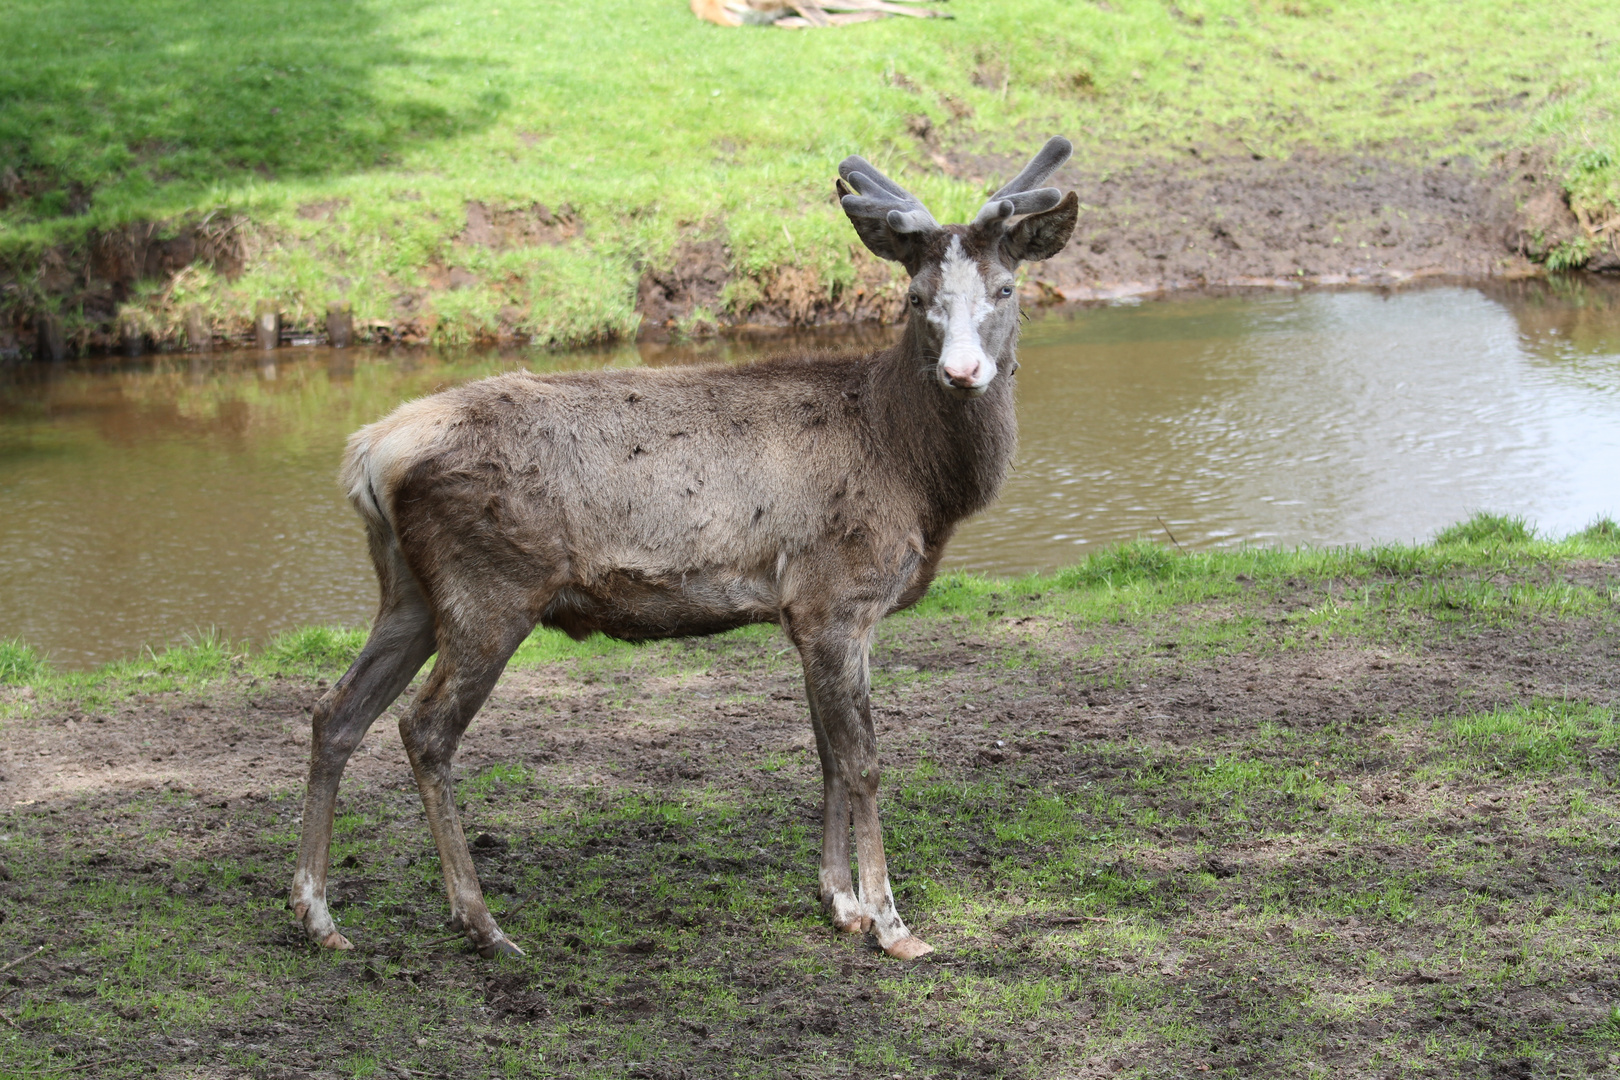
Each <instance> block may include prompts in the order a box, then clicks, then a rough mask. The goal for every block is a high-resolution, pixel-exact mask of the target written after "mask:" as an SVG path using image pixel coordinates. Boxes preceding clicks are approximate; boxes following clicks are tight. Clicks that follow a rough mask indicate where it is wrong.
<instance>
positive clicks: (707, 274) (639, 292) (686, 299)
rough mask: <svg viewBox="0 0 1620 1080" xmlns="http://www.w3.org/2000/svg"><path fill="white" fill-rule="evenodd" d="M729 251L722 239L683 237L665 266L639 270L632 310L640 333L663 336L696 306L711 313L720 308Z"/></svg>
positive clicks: (727, 278)
mask: <svg viewBox="0 0 1620 1080" xmlns="http://www.w3.org/2000/svg"><path fill="white" fill-rule="evenodd" d="M730 263H731V252H730V250H729V249H728V248H727V247H726V243H725V241H724V240H719V239H709V240H683V241H681V243H680V244H678V245H677V246H676V248H675V250H674V252H672V253H671V255H670V258H669V262H668V266H667V267H665V268H663V269H652V268H649V269H647V270H645V271H643V272H642V275H641V282H640V284H638V285H637V286H636V311H637V313H639V314H640V315H641V329H642V333H643V334H644V335H658V334H663V335H665V336H667V335H668V333H669V332H670V331H672V330H674V329H675V328H676V327H677V326H678V325H679V324H680V323H681V322H683V321H685V320H688V319H691V318H692V317H693V316H694V315H695V314H696V313H697V312H698V311H699V310H700V309H701V310H702V311H705V312H707V313H708V314H709V315H710V316H711V317H713V316H716V315H718V314H719V313H720V311H721V306H722V305H721V295H722V294H723V293H724V291H725V288H726V283H727V282H728V281H729V280H730V278H731V271H730Z"/></svg>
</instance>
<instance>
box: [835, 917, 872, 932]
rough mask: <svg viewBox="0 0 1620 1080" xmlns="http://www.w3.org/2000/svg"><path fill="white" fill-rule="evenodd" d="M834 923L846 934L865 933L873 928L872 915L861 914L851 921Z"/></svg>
mask: <svg viewBox="0 0 1620 1080" xmlns="http://www.w3.org/2000/svg"><path fill="white" fill-rule="evenodd" d="M833 925H835V926H837V927H838V929H840V930H842V931H843V932H844V933H846V934H864V933H866V932H867V931H868V930H870V929H872V917H871V916H870V915H859V916H856V917H855V918H853V919H851V920H849V922H844V923H834V924H833Z"/></svg>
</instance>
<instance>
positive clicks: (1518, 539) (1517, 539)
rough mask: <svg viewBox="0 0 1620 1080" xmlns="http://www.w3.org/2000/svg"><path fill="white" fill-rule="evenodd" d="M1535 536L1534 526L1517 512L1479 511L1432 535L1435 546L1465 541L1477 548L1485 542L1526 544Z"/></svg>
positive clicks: (1446, 545)
mask: <svg viewBox="0 0 1620 1080" xmlns="http://www.w3.org/2000/svg"><path fill="white" fill-rule="evenodd" d="M1535 537H1536V531H1535V529H1533V528H1531V527H1530V524H1529V523H1528V522H1527V521H1525V519H1524V518H1522V517H1520V516H1518V515H1517V514H1490V513H1486V512H1484V511H1481V512H1479V513H1477V514H1475V515H1474V516H1473V517H1471V518H1469V519H1468V520H1467V521H1462V522H1458V523H1457V524H1456V525H1452V526H1451V527H1449V528H1446V529H1442V530H1440V534H1439V535H1438V536H1436V537H1435V538H1434V544H1435V546H1436V547H1449V546H1451V545H1454V544H1467V545H1470V546H1473V547H1480V546H1483V545H1485V544H1527V543H1529V542H1530V541H1531V540H1534V539H1535Z"/></svg>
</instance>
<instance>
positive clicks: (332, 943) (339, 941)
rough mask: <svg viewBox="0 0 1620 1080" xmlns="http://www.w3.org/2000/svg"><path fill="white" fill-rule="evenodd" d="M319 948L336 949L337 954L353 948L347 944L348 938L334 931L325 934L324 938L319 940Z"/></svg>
mask: <svg viewBox="0 0 1620 1080" xmlns="http://www.w3.org/2000/svg"><path fill="white" fill-rule="evenodd" d="M321 948H323V949H336V950H337V951H338V952H348V951H349V950H350V949H352V948H354V946H353V945H350V944H349V939H348V938H346V937H344V936H343V935H342V934H340V933H338V932H337V931H336V930H334V931H332V932H331V933H330V934H327V935H326V936H325V937H323V938H321Z"/></svg>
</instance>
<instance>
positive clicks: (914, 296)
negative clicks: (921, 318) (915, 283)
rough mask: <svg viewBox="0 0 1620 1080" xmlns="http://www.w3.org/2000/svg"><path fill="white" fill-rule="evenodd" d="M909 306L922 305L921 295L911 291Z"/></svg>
mask: <svg viewBox="0 0 1620 1080" xmlns="http://www.w3.org/2000/svg"><path fill="white" fill-rule="evenodd" d="M911 306H912V307H922V297H920V296H918V295H917V294H916V293H912V294H911Z"/></svg>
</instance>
